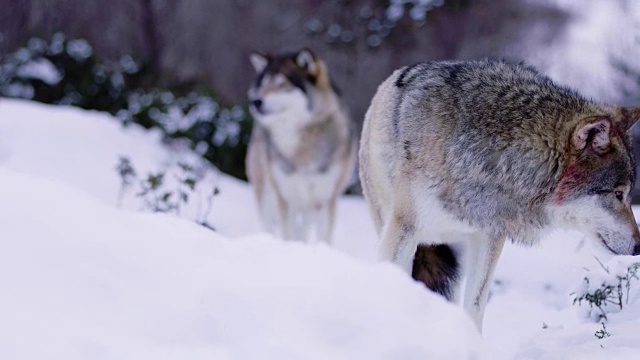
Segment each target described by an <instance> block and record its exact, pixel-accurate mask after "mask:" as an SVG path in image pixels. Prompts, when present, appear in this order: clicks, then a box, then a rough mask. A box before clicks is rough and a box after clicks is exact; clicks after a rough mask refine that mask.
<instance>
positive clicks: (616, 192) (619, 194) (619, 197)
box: [613, 191, 624, 201]
mask: <svg viewBox="0 0 640 360" xmlns="http://www.w3.org/2000/svg"><path fill="white" fill-rule="evenodd" d="M613 193H614V194H615V195H616V199H618V200H620V201H622V199H624V195H623V194H622V191H614V192H613Z"/></svg>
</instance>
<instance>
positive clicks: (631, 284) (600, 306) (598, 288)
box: [572, 257, 640, 339]
mask: <svg viewBox="0 0 640 360" xmlns="http://www.w3.org/2000/svg"><path fill="white" fill-rule="evenodd" d="M596 260H598V259H597V258H596ZM598 262H599V263H600V269H599V271H595V272H593V273H591V274H590V275H591V276H590V277H587V276H585V277H584V281H583V283H582V285H581V286H580V288H579V289H578V291H576V292H574V293H572V295H573V296H574V298H573V305H576V304H577V305H578V306H582V305H583V303H585V304H588V305H589V307H588V309H587V312H586V315H587V317H588V318H590V319H591V320H593V321H596V322H600V323H602V329H600V330H598V331H596V333H595V334H594V335H595V336H596V337H597V338H598V339H603V338H605V337H609V336H611V334H610V333H609V332H607V329H606V327H605V325H604V324H605V322H607V321H608V320H609V315H611V314H614V313H618V312H620V311H622V310H623V309H624V308H626V307H627V306H628V305H629V304H630V303H633V302H634V301H637V300H638V298H640V291H638V290H639V289H640V286H638V285H640V284H638V283H637V280H640V274H639V273H638V272H639V269H640V263H638V262H634V260H633V258H630V257H620V258H616V259H614V260H613V261H612V263H611V264H610V266H605V265H604V264H602V263H601V262H600V261H599V260H598Z"/></svg>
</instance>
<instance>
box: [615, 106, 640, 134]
mask: <svg viewBox="0 0 640 360" xmlns="http://www.w3.org/2000/svg"><path fill="white" fill-rule="evenodd" d="M618 113H619V118H618V121H616V125H618V127H619V128H620V130H622V131H629V130H630V129H631V127H632V126H633V125H634V124H635V123H636V122H637V121H638V120H640V106H636V107H625V108H620V109H619V111H618Z"/></svg>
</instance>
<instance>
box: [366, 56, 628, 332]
mask: <svg viewBox="0 0 640 360" xmlns="http://www.w3.org/2000/svg"><path fill="white" fill-rule="evenodd" d="M638 118H640V107H617V106H612V105H605V104H599V103H596V102H593V101H590V100H586V99H585V98H584V97H582V96H580V95H579V94H578V93H577V92H575V91H573V90H571V89H569V88H566V87H562V86H558V85H556V84H554V83H553V82H552V81H551V80H550V79H549V78H548V77H546V76H544V75H541V74H539V73H538V72H537V71H536V70H535V69H534V68H532V67H529V66H526V65H523V64H510V63H508V62H505V61H501V60H478V61H468V62H463V61H443V62H424V63H419V64H415V65H412V66H407V67H404V68H401V69H399V70H396V71H395V72H394V73H393V74H392V75H391V76H390V77H389V78H387V79H386V80H385V81H384V82H383V83H382V84H381V85H380V86H379V88H378V90H377V92H376V94H375V95H374V97H373V99H372V101H371V104H370V106H369V108H368V110H367V112H366V114H365V120H364V124H363V131H362V137H361V144H360V150H359V157H360V178H361V182H362V187H363V192H364V195H365V198H366V201H367V203H368V205H369V208H370V210H371V214H372V217H373V220H374V223H375V227H376V229H377V232H378V235H379V236H380V239H381V245H380V248H379V255H380V259H381V260H384V261H390V262H393V263H395V264H397V265H399V266H400V267H401V268H402V269H404V271H406V272H407V273H408V274H410V275H411V276H412V277H413V278H414V279H416V280H418V281H420V282H423V283H424V284H425V285H427V287H429V288H430V289H432V290H434V291H436V292H438V293H440V294H442V295H443V296H445V297H446V298H447V299H448V300H450V301H452V302H459V301H461V302H462V303H463V307H464V308H465V310H466V311H467V312H468V313H469V314H470V316H471V317H472V319H473V320H474V321H475V324H476V326H477V328H478V329H479V331H482V320H483V316H484V308H485V305H486V302H487V293H488V289H489V285H490V280H491V277H492V274H493V270H494V268H495V265H496V262H497V261H498V258H499V256H500V253H501V251H502V248H503V245H504V243H505V240H506V239H507V238H509V239H511V240H512V241H514V242H516V243H522V244H526V245H531V244H535V243H537V242H538V241H540V239H542V238H543V237H545V235H546V234H548V233H549V232H550V231H552V230H554V229H559V228H565V229H575V230H578V231H581V232H583V233H584V234H585V235H586V236H587V237H588V238H589V239H591V240H593V241H594V242H596V243H598V244H600V245H602V247H603V248H604V249H606V250H607V251H609V252H612V253H614V254H623V255H630V254H633V255H638V254H639V253H640V232H639V231H638V226H637V224H636V221H635V219H634V216H633V213H632V211H631V200H630V199H631V197H630V195H629V193H630V191H631V189H632V188H633V187H634V184H635V180H636V174H635V162H634V158H633V155H632V152H631V148H630V128H631V126H632V125H633V124H634V123H635V122H636V121H637V120H638ZM465 277H466V284H465V285H464V299H460V294H461V291H462V280H463V278H465Z"/></svg>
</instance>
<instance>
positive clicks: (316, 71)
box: [248, 48, 328, 121]
mask: <svg viewBox="0 0 640 360" xmlns="http://www.w3.org/2000/svg"><path fill="white" fill-rule="evenodd" d="M250 60H251V64H252V65H253V68H254V69H255V71H256V73H257V78H256V81H255V82H254V84H253V85H252V86H251V88H250V89H249V94H248V95H249V103H250V109H251V112H252V114H253V115H254V117H255V118H256V119H258V121H268V119H269V118H270V117H274V116H289V115H291V116H296V117H297V118H300V119H304V118H306V117H309V115H310V113H311V111H312V108H313V105H314V104H313V98H314V93H315V92H316V91H317V90H318V89H321V88H323V87H326V86H327V84H328V76H327V73H326V67H325V65H324V63H323V62H322V61H321V60H320V59H319V58H318V57H317V56H316V55H315V54H314V53H313V52H311V50H309V49H307V48H305V49H302V50H300V51H298V52H296V53H287V54H281V55H263V54H259V53H253V54H251V56H250Z"/></svg>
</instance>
